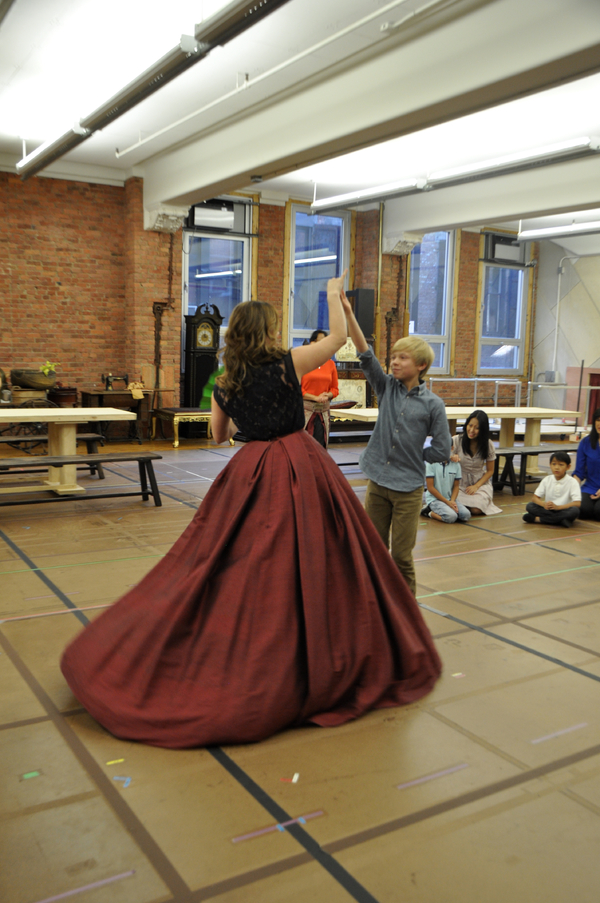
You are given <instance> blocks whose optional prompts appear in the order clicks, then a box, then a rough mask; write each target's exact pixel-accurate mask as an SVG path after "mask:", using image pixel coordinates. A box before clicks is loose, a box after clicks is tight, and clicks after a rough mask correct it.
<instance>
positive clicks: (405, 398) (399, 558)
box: [343, 300, 450, 593]
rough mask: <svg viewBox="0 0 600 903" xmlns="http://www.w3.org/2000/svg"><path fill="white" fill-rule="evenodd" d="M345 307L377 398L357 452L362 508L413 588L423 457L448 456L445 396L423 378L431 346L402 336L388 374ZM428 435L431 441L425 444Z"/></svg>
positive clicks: (430, 459) (444, 458)
mask: <svg viewBox="0 0 600 903" xmlns="http://www.w3.org/2000/svg"><path fill="white" fill-rule="evenodd" d="M343 303H344V302H343ZM344 308H345V310H346V316H347V318H348V331H349V334H350V338H351V339H352V341H353V342H354V344H355V345H356V351H357V353H358V356H359V358H360V362H361V366H362V369H363V372H364V374H365V376H366V377H367V379H368V380H369V383H370V384H371V386H372V387H373V389H374V391H375V393H376V395H377V399H378V404H379V413H378V417H377V422H376V424H375V428H374V430H373V435H372V436H371V438H370V439H369V444H368V445H367V447H366V449H365V450H364V452H363V453H362V455H361V456H360V465H361V468H362V470H363V473H365V474H366V476H367V477H368V478H369V484H368V486H367V497H366V501H365V508H366V511H367V514H368V515H369V517H370V518H371V520H372V521H373V524H374V526H375V528H376V530H377V532H378V533H379V535H380V536H381V538H382V540H383V541H384V543H385V544H386V546H387V545H388V543H389V537H390V528H391V553H392V557H393V559H394V561H395V562H396V564H397V565H398V568H399V569H400V571H401V573H402V575H403V576H404V579H405V580H406V582H407V583H408V585H409V587H410V588H411V590H412V591H413V593H416V588H417V585H416V577H415V566H414V561H413V554H412V553H413V548H414V546H415V542H416V538H417V528H418V524H419V514H420V512H421V508H422V505H423V485H424V481H425V462H426V461H428V462H430V463H434V462H436V461H447V460H448V458H449V457H450V431H449V428H448V421H447V419H446V411H445V408H444V402H443V401H442V399H441V398H439V397H438V396H437V395H434V394H433V392H430V391H429V389H427V387H426V386H425V383H424V381H423V378H424V376H425V374H426V373H427V371H428V369H429V367H430V366H431V364H432V363H433V360H434V353H433V349H432V348H431V346H430V345H428V344H427V342H425V341H424V340H423V339H420V338H418V337H417V336H407V337H406V338H404V339H400V340H399V341H398V342H396V344H395V345H394V347H393V348H392V357H391V366H390V370H391V373H390V374H386V373H384V371H383V369H382V367H381V365H380V363H379V361H378V360H377V358H376V357H375V355H374V354H373V352H372V351H371V350H370V348H369V346H368V344H367V342H366V339H365V337H364V335H363V332H362V330H361V328H360V326H359V325H358V323H357V321H356V318H355V316H354V313H353V312H352V309H351V307H350V304H349V302H348V301H347V300H345V303H344ZM427 437H431V444H430V445H429V446H428V447H427V448H425V447H424V446H425V441H426V439H427Z"/></svg>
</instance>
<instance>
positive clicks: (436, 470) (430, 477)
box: [421, 461, 471, 524]
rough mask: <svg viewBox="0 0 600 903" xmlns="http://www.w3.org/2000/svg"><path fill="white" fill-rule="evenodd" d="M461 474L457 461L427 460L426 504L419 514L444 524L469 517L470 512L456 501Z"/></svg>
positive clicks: (462, 520)
mask: <svg viewBox="0 0 600 903" xmlns="http://www.w3.org/2000/svg"><path fill="white" fill-rule="evenodd" d="M461 476H462V471H461V467H460V464H459V463H458V462H454V461H442V463H441V464H440V463H439V462H438V463H435V464H430V463H429V462H427V464H426V465H425V479H426V481H427V492H426V493H425V501H426V502H427V505H426V506H425V508H423V510H422V511H421V514H423V515H424V516H425V517H430V518H431V519H432V520H441V521H443V522H444V523H445V524H453V523H455V521H457V520H459V521H461V522H462V523H466V522H467V521H468V520H469V518H470V517H471V512H470V511H469V509H468V508H467V507H465V505H461V504H460V503H459V502H457V501H456V497H457V495H458V489H459V486H460V478H461Z"/></svg>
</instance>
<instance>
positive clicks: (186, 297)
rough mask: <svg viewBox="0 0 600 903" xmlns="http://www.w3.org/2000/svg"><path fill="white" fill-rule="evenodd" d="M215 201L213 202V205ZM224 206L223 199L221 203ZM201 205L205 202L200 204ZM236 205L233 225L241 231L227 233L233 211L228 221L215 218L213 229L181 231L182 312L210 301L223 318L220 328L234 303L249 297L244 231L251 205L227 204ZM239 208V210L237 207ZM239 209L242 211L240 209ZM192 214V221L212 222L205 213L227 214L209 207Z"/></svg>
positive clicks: (246, 249) (247, 252) (188, 312)
mask: <svg viewBox="0 0 600 903" xmlns="http://www.w3.org/2000/svg"><path fill="white" fill-rule="evenodd" d="M216 203H217V202H216V201H215V202H212V204H213V206H214V205H215V204H216ZM222 203H223V205H225V204H226V203H228V202H226V201H223V202H222ZM200 206H201V207H204V206H206V205H200ZM228 206H229V207H231V208H232V210H233V209H234V208H235V216H236V220H235V228H236V229H239V231H240V232H241V233H242V234H234V235H228V234H227V232H228V231H229V229H228V228H227V227H228V226H229V227H233V222H234V219H233V218H234V213H233V212H231V213H230V214H229V215H230V218H231V223H229V222H227V223H225V220H223V223H224V227H223V228H220V226H221V223H220V221H219V220H216V219H215V225H214V226H213V227H212V228H206V229H203V227H202V226H197V227H196V230H195V231H193V232H190V231H186V232H184V246H183V250H184V266H183V279H184V291H183V314H189V315H192V314H194V313H195V312H196V309H197V308H198V307H200V305H202V304H211V305H214V306H215V307H217V308H218V310H219V313H220V314H221V316H222V317H223V324H222V327H221V328H222V330H224V329H225V328H226V326H227V324H228V323H229V317H230V316H231V312H232V310H233V308H234V307H235V306H236V304H239V303H240V301H248V299H249V298H250V280H251V270H252V267H251V263H250V238H249V237H246V235H245V234H244V233H249V232H250V231H251V228H250V227H251V216H252V208H251V206H250V204H247V203H242V202H238V203H235V204H233V203H230V202H229V203H228ZM238 208H239V210H238ZM240 211H241V212H240ZM192 213H193V214H195V217H194V220H192V222H196V223H198V222H202V223H203V224H204V223H205V222H206V223H212V220H209V219H207V216H208V214H210V215H211V216H212V217H213V218H214V217H215V216H216V215H217V214H223V215H225V214H228V211H227V210H225V207H223V211H221V210H220V209H219V210H212V208H210V209H208V212H207V211H206V210H204V209H202V210H201V215H200V216H198V211H197V209H196V208H192Z"/></svg>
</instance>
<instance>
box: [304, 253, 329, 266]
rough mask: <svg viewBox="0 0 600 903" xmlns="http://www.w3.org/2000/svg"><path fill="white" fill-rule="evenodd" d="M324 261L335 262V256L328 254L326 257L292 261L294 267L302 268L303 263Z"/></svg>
mask: <svg viewBox="0 0 600 903" xmlns="http://www.w3.org/2000/svg"><path fill="white" fill-rule="evenodd" d="M324 260H337V254H330V255H329V256H328V257H301V258H299V260H294V266H295V267H297V266H302V264H304V263H323V261H324Z"/></svg>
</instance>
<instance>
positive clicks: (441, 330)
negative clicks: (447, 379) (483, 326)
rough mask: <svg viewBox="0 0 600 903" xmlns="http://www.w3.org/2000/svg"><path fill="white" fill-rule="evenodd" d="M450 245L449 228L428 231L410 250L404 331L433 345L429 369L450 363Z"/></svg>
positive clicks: (444, 370) (442, 368)
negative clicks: (406, 318)
mask: <svg viewBox="0 0 600 903" xmlns="http://www.w3.org/2000/svg"><path fill="white" fill-rule="evenodd" d="M453 245H454V242H453V234H452V233H451V232H429V233H427V235H425V236H424V237H423V241H422V242H421V243H420V244H419V245H417V246H416V247H415V248H413V250H412V251H411V253H410V272H409V286H408V303H409V314H410V319H409V327H408V331H409V333H410V334H411V335H418V336H420V337H421V338H423V339H425V341H426V342H429V344H430V345H431V347H432V348H433V350H434V352H435V359H434V361H433V364H432V366H431V370H430V371H429V372H433V373H447V372H448V369H449V366H450V328H451V323H452V259H453V258H452V251H453Z"/></svg>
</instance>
